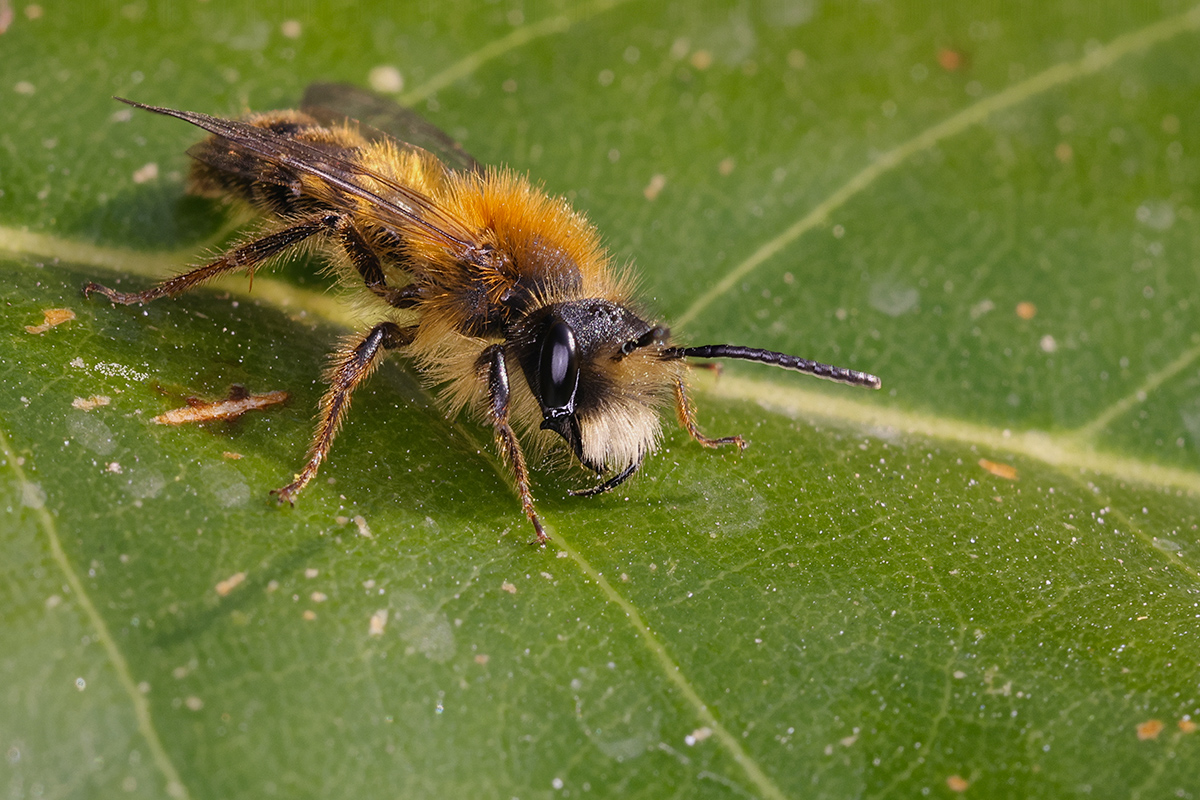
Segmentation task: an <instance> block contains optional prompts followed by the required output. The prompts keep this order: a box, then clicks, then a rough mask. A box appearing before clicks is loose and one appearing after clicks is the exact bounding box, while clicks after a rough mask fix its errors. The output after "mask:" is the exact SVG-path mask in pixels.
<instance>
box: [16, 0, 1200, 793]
mask: <svg viewBox="0 0 1200 800" xmlns="http://www.w3.org/2000/svg"><path fill="white" fill-rule="evenodd" d="M397 5H398V4H389V3H376V4H372V5H371V6H370V7H366V8H364V7H360V6H355V7H353V8H352V9H351V8H349V7H343V6H342V5H340V4H326V5H320V6H305V11H304V13H303V14H300V15H298V14H297V11H296V10H295V8H294V7H293V6H292V5H290V4H283V3H274V4H261V3H260V4H255V5H254V6H252V7H251V6H250V5H246V6H245V7H237V8H227V7H223V6H222V5H221V4H217V3H214V4H208V3H197V4H187V5H167V6H163V7H157V6H148V5H145V4H141V3H132V4H128V5H124V6H121V7H119V8H118V7H116V6H111V5H104V4H95V5H89V6H86V7H85V6H84V5H82V4H80V5H79V6H78V7H77V8H71V7H69V6H68V7H62V6H58V5H53V4H47V5H46V6H45V7H41V6H34V5H20V4H17V5H16V6H14V8H13V9H12V18H11V20H8V21H7V22H3V23H0V24H3V25H6V26H7V27H6V29H4V32H3V33H2V34H0V45H2V46H0V74H3V75H4V76H5V81H4V85H3V86H0V93H3V106H4V108H5V113H4V125H3V126H0V190H2V191H0V249H2V250H3V254H2V255H0V260H2V261H3V264H4V267H5V270H6V275H8V277H9V279H8V280H7V281H6V282H5V285H4V289H3V290H0V293H2V295H3V299H4V302H5V304H6V309H7V313H6V314H5V319H6V320H7V327H6V328H5V330H4V331H3V332H2V333H0V353H2V362H0V451H2V453H0V458H2V459H3V469H2V470H0V496H2V501H0V508H3V509H4V511H5V513H4V517H3V523H2V524H0V542H2V543H3V553H4V559H3V565H4V566H3V572H2V573H0V586H2V587H3V589H2V590H0V598H2V600H3V602H0V609H3V610H2V611H0V619H2V624H0V675H2V676H3V679H4V686H5V690H4V692H3V694H2V695H0V748H3V750H4V751H5V753H6V760H5V761H4V762H3V768H2V769H3V784H4V785H5V786H7V793H8V794H7V796H9V797H13V798H25V797H42V796H46V797H84V796H88V797H96V796H98V797H116V796H131V797H143V796H144V797H163V796H174V797H193V798H208V797H214V798H216V797H256V798H259V797H271V796H280V797H320V798H328V797H386V796H394V797H522V798H527V797H550V796H554V797H567V796H570V797H580V796H584V797H586V796H597V797H601V796H604V797H607V796H627V797H688V798H693V797H730V796H754V797H765V798H780V797H789V798H800V797H806V798H807V797H836V798H842V797H857V796H863V797H894V796H895V797H911V796H916V795H917V794H931V795H934V796H951V795H954V794H957V793H959V792H962V791H963V790H964V787H965V788H966V790H967V791H968V792H969V794H970V796H975V797H1062V796H1070V795H1101V796H1116V797H1126V796H1145V797H1164V796H1179V797H1193V796H1196V795H1197V794H1200V777H1197V775H1198V773H1197V770H1196V769H1195V766H1194V765H1195V764H1196V763H1197V759H1198V758H1200V734H1198V733H1194V732H1193V731H1194V730H1195V724H1196V720H1197V718H1198V717H1200V685H1198V680H1197V675H1198V674H1200V669H1198V668H1200V636H1197V633H1198V632H1200V573H1198V570H1200V534H1198V532H1197V530H1198V528H1197V524H1198V516H1200V494H1198V493H1200V400H1197V397H1198V396H1200V394H1198V389H1200V334H1198V333H1197V331H1200V324H1198V323H1200V319H1198V318H1197V317H1198V313H1200V306H1198V300H1200V291H1198V290H1200V280H1198V277H1197V276H1198V274H1200V273H1198V269H1197V268H1198V266H1200V233H1198V232H1197V185H1198V180H1200V158H1198V156H1197V153H1196V152H1194V146H1193V142H1194V141H1195V139H1196V132H1197V131H1198V130H1200V105H1198V104H1197V103H1196V92H1195V87H1196V86H1197V85H1200V62H1197V60H1196V58H1195V51H1196V48H1197V45H1198V44H1200V10H1198V9H1197V8H1189V7H1187V6H1185V5H1182V4H1179V3H1176V2H1172V1H1171V0H1164V2H1161V3H1159V4H1157V5H1153V6H1152V5H1151V4H1117V3H1105V4H1094V3H1080V2H1058V3H1044V2H1043V3H1024V4H1018V3H1009V4H1004V5H1003V6H996V7H994V8H990V10H987V11H980V10H978V9H976V8H974V7H971V6H970V5H969V4H959V5H955V6H952V7H950V6H948V7H946V8H942V9H939V10H936V11H930V10H929V9H928V8H927V7H926V6H925V4H917V3H890V2H879V3H862V4H858V3H845V4H832V3H826V4H818V3H813V2H796V3H788V2H765V3H762V4H758V5H747V6H739V7H737V8H734V9H730V8H728V7H727V5H726V4H721V3H702V4H699V5H698V4H695V3H681V2H680V3H668V4H662V5H654V4H649V3H631V2H628V3H617V2H593V3H590V4H582V5H576V4H564V5H555V4H553V3H547V4H532V5H530V6H529V7H523V6H519V5H512V4H507V5H505V4H493V5H487V6H484V7H478V6H476V5H475V4H467V3H444V4H442V5H440V6H439V10H437V11H434V12H429V13H428V14H427V13H426V12H424V11H421V10H418V9H417V8H415V7H414V8H403V7H401V8H397V7H396V6H397ZM400 5H403V4H400ZM0 11H2V9H0ZM393 70H394V71H393ZM397 75H399V76H400V77H401V78H402V79H403V82H404V87H403V90H402V91H400V92H399V97H400V99H402V100H403V101H404V102H407V103H409V104H412V105H414V106H415V107H416V108H418V109H419V110H420V111H421V112H422V113H423V114H425V115H426V116H428V117H429V118H430V119H431V120H433V121H434V122H435V123H437V124H438V125H440V126H442V127H444V128H445V129H446V130H447V131H450V132H451V133H452V134H453V135H454V136H456V137H457V138H459V139H461V140H462V141H463V142H464V144H465V145H466V147H467V148H468V149H469V150H470V151H471V152H472V153H474V154H475V155H476V156H477V157H479V158H480V159H481V160H483V161H485V162H489V163H508V164H511V165H512V166H514V167H515V168H517V169H519V170H522V171H527V172H529V173H530V174H531V175H532V176H533V178H534V179H535V180H537V181H540V182H542V183H543V184H544V185H545V187H546V188H547V189H548V190H549V191H551V192H553V193H555V194H562V195H565V196H567V197H568V198H570V199H571V200H572V202H573V203H574V204H575V205H576V206H577V207H578V208H580V209H581V210H583V211H585V212H586V213H587V214H588V215H589V216H590V217H591V218H592V219H593V220H594V221H595V222H596V223H597V224H598V226H599V227H600V229H601V230H602V231H603V232H604V235H605V237H606V241H607V243H608V245H609V246H610V247H611V249H612V250H613V252H614V253H615V254H616V256H617V258H618V259H619V260H621V261H625V260H636V263H637V264H638V266H639V272H640V275H641V280H642V287H643V289H644V292H645V294H646V296H647V298H648V299H649V301H650V302H651V303H652V304H653V305H654V306H655V307H656V308H657V309H659V310H660V311H661V312H662V314H663V317H664V318H665V319H668V320H671V321H673V322H674V323H675V329H676V331H677V333H678V334H680V336H682V337H684V338H686V340H688V341H691V342H695V343H702V342H721V341H731V342H735V343H740V344H748V345H755V346H760V347H768V348H773V349H778V350H783V351H787V352H795V353H799V354H802V355H805V356H811V357H814V358H819V359H821V360H825V361H830V362H833V363H837V364H842V365H845V366H850V367H854V368H858V369H864V370H869V371H871V372H874V373H876V374H878V375H880V376H881V377H882V378H883V381H884V390H883V391H882V392H879V393H874V394H872V393H866V392H861V391H856V390H853V389H850V388H847V387H841V386H832V385H826V384H818V383H817V382H814V381H811V380H806V379H804V378H801V377H799V376H795V375H791V374H787V373H782V372H778V371H772V370H769V369H766V368H763V367H755V366H754V365H744V364H731V365H729V367H728V369H727V370H726V371H725V373H724V374H723V375H721V376H719V377H715V378H714V377H713V376H711V375H707V374H698V375H697V376H696V380H695V382H696V399H697V401H698V405H699V407H700V419H701V424H702V425H703V427H704V428H705V430H707V431H709V432H711V433H713V434H718V435H723V434H727V433H734V432H739V433H742V434H744V435H745V436H746V437H747V438H748V439H749V440H751V442H752V446H751V447H750V448H749V449H748V450H746V451H745V452H744V453H742V454H737V453H731V452H726V451H719V452H715V453H714V452H707V451H703V450H702V449H701V448H699V447H698V446H696V445H695V444H694V443H692V442H690V441H688V438H687V436H686V435H685V434H683V433H682V432H672V433H670V434H668V437H667V440H666V441H665V443H664V447H663V449H662V451H660V452H659V453H658V454H657V455H655V456H654V457H653V458H652V459H651V460H649V461H648V463H647V465H646V467H645V468H644V470H643V474H642V475H641V476H640V477H639V479H638V480H637V481H635V482H631V483H630V484H628V485H627V486H626V487H622V488H621V489H620V490H619V491H617V492H614V493H610V494H608V495H604V496H601V497H597V498H592V499H588V500H584V499H575V498H570V497H568V496H567V490H568V489H570V488H572V487H578V486H581V485H587V477H586V476H585V475H583V473H582V472H580V471H579V470H578V469H577V468H571V469H560V468H558V466H556V465H555V464H553V463H551V464H547V465H543V466H540V467H538V468H537V469H536V470H535V475H534V479H535V491H536V495H537V497H538V502H539V508H540V510H541V511H542V513H543V515H544V517H545V519H546V521H547V523H548V526H549V528H550V529H551V532H552V537H553V538H552V542H551V544H550V545H549V546H547V547H544V548H533V547H530V546H528V544H527V543H528V541H529V539H530V538H531V530H530V528H529V526H528V524H527V522H526V521H525V520H524V518H523V516H522V515H521V513H520V508H519V503H518V501H517V499H516V497H515V494H514V492H513V490H512V488H511V485H510V481H509V479H508V476H507V474H506V471H505V470H504V468H503V466H502V465H501V463H500V461H499V459H498V458H497V457H496V455H495V454H494V453H493V450H492V447H491V445H490V434H489V432H488V431H487V430H485V429H484V428H482V427H480V426H478V425H476V424H474V423H471V422H469V421H466V420H447V419H445V418H444V416H443V414H442V412H441V411H440V410H439V409H438V408H437V406H436V405H435V404H434V403H433V402H432V401H431V399H430V395H429V394H428V393H427V392H426V391H425V390H424V389H423V388H422V387H421V384H420V383H419V382H418V380H417V379H416V378H415V377H414V375H413V374H412V373H410V372H408V371H406V369H405V365H404V364H403V363H401V362H399V361H393V362H389V363H388V364H386V365H385V366H384V368H383V369H381V370H380V372H379V373H377V374H376V376H374V377H373V378H372V380H371V382H370V383H369V384H368V385H367V386H366V387H365V388H364V389H363V390H361V391H360V392H359V393H358V395H357V396H356V398H355V407H354V409H353V413H352V414H351V415H350V418H349V421H348V424H347V425H346V426H345V428H344V430H343V431H342V433H341V435H340V437H339V439H338V441H337V444H336V445H335V447H334V450H333V453H332V457H331V459H330V461H329V462H328V463H327V464H326V466H325V467H324V468H323V470H322V472H321V475H320V477H319V479H318V480H317V481H316V482H314V484H313V485H312V486H311V487H310V488H309V489H308V490H306V492H305V493H304V495H303V496H302V497H301V498H300V501H299V502H298V503H297V505H296V506H295V508H279V507H277V506H276V505H275V504H274V503H272V502H271V501H270V499H269V497H268V495H267V492H268V490H270V489H272V488H276V487H278V486H280V485H281V484H283V483H286V482H287V481H288V480H289V479H290V476H291V475H292V474H293V472H294V471H295V470H296V469H297V468H298V467H299V465H300V464H301V463H302V461H303V458H304V452H305V448H306V446H307V440H308V436H309V430H310V425H311V423H310V419H311V415H312V410H313V409H314V408H315V405H316V402H317V400H318V398H319V396H320V394H321V391H322V382H321V372H322V369H323V365H324V361H325V354H326V353H327V352H328V351H329V350H330V349H331V348H332V347H333V346H334V344H335V342H336V340H337V338H338V336H339V335H341V334H342V333H343V332H344V330H345V328H347V327H354V326H356V325H361V324H363V322H364V321H363V320H358V319H356V318H355V317H354V315H353V314H352V313H351V312H350V311H349V310H347V308H346V307H344V306H342V305H341V304H340V303H339V302H338V301H337V298H336V297H334V296H333V295H331V294H330V293H329V292H328V289H327V284H326V282H325V280H324V279H323V278H321V277H320V275H319V269H318V265H316V264H314V263H312V262H300V263H298V264H295V265H292V266H289V267H287V268H286V269H284V270H282V272H281V273H277V274H276V275H275V276H266V275H261V274H260V275H259V276H257V277H256V279H255V282H254V286H253V289H252V290H251V289H250V287H248V286H247V285H246V281H245V280H244V279H237V280H232V281H229V282H227V283H224V284H221V285H220V286H217V287H213V288H211V289H205V290H201V291H197V292H194V293H192V294H189V295H186V296H184V297H181V298H179V299H178V300H175V301H163V302H159V303H154V304H151V305H149V306H146V307H144V308H137V307H134V308H125V307H120V308H117V307H112V306H111V305H109V304H108V303H105V302H98V301H96V300H92V301H85V300H83V299H82V297H81V296H80V294H79V288H80V287H81V286H82V285H83V284H84V283H86V282H87V281H89V280H101V281H108V282H113V281H119V282H120V283H121V285H122V286H123V287H143V286H146V285H148V284H149V283H150V282H151V281H152V280H153V279H154V278H156V277H160V276H163V275H166V274H169V273H171V272H172V271H173V270H178V269H180V268H181V266H182V265H184V264H185V263H187V262H188V261H189V260H190V259H193V258H194V257H195V253H196V252H197V251H198V250H201V249H202V248H203V247H204V246H206V245H209V246H213V247H217V246H219V245H220V244H221V243H222V242H223V241H224V240H225V239H227V238H228V235H229V233H230V225H231V224H232V222H231V221H227V218H226V216H225V214H224V212H223V211H222V209H220V208H219V207H215V206H213V205H211V204H208V203H206V202H202V201H199V200H197V199H194V198H186V197H185V196H184V185H183V177H182V176H183V175H184V174H185V171H186V168H187V160H186V156H185V155H184V151H185V150H186V148H187V147H188V146H189V145H190V144H191V143H192V142H194V141H195V140H196V139H197V138H198V134H197V132H196V131H195V130H193V129H189V128H188V127H187V126H186V125H183V124H182V123H179V122H177V121H172V120H167V119H162V118H157V117H152V116H150V115H146V114H141V113H132V114H130V113H128V109H126V108H125V107H123V106H120V105H118V104H116V103H113V102H112V101H111V100H110V99H109V96H110V95H113V94H116V95H120V96H124V97H131V98H133V99H136V100H139V101H143V102H149V103H158V104H163V105H168V106H172V107H176V108H187V109H195V110H198V111H204V112H207V113H214V114H237V113H240V112H242V111H243V110H245V109H247V108H255V109H267V108H279V107H286V106H288V105H289V104H293V103H295V102H296V100H297V98H299V96H300V94H301V93H302V91H303V88H304V86H305V85H306V84H307V83H309V82H311V81H314V80H350V81H353V82H356V83H359V84H363V85H369V84H370V83H371V81H372V80H374V81H375V82H376V83H380V84H383V85H386V84H388V83H389V82H390V83H392V84H393V88H394V82H395V78H396V76H397ZM149 165H153V166H149ZM52 308H69V309H71V310H72V311H73V312H74V313H75V315H76V316H75V318H74V319H73V320H70V321H68V322H65V323H63V324H61V325H58V326H56V327H53V328H50V329H48V330H45V331H44V332H42V333H30V332H27V330H26V326H36V325H38V324H39V323H41V322H42V319H43V312H44V311H45V310H46V309H52ZM234 383H241V384H244V385H246V386H247V387H249V388H250V389H251V390H252V391H255V392H265V391H269V390H278V389H284V390H287V391H288V392H290V393H291V395H292V399H291V402H290V403H289V404H288V405H287V406H286V407H283V408H276V409H272V410H268V411H265V412H257V413H254V414H250V415H247V416H246V417H244V418H243V419H242V420H240V421H239V422H238V423H236V424H214V425H209V426H185V427H169V426H160V425H155V424H152V423H151V422H150V419H151V418H152V417H153V416H155V415H157V414H159V413H162V412H163V411H165V410H167V409H170V408H173V407H177V406H179V405H182V403H183V400H184V398H186V397H189V396H199V397H204V398H219V397H222V396H224V395H225V393H226V392H227V391H228V388H229V386H230V385H231V384H234ZM98 397H103V398H107V404H104V405H95V403H97V402H103V401H96V400H95V398H98ZM77 400H80V401H86V400H91V402H92V404H93V405H94V407H92V408H91V409H90V410H85V408H80V407H77V405H84V406H86V405H88V404H87V403H82V404H77V403H76V401H77ZM1014 471H1015V472H1014ZM384 612H386V622H384V621H383V620H384V617H383V613H384ZM373 619H374V620H376V622H374V623H373V622H372V620H373ZM381 623H383V624H382V631H380V630H379V627H380V624H381ZM373 625H374V628H373V627H372V626H373Z"/></svg>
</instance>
